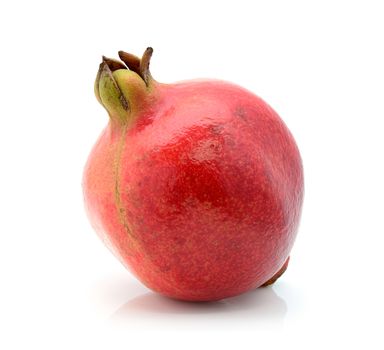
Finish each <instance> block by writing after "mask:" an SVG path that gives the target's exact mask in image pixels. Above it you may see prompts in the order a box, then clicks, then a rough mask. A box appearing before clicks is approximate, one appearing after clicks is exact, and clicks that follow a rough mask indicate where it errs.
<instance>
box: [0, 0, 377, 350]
mask: <svg viewBox="0 0 384 350" xmlns="http://www.w3.org/2000/svg"><path fill="white" fill-rule="evenodd" d="M382 6H383V4H382V1H280V2H276V1H262V2H260V1H240V0H238V1H216V2H214V1H210V2H209V1H207V0H205V1H190V2H181V1H174V2H170V1H145V2H144V1H143V2H141V1H128V0H126V1H121V2H117V1H103V2H98V1H93V2H91V1H84V2H77V1H66V2H64V1H63V2H53V1H50V2H49V1H12V2H2V3H1V5H0V30H1V37H2V38H1V48H0V50H1V55H0V62H1V84H0V96H1V105H0V115H1V127H0V157H1V158H0V159H1V172H0V177H1V181H0V194H1V195H0V213H1V227H0V230H1V236H0V266H1V267H0V268H1V288H0V322H1V328H0V329H1V336H0V348H2V349H61V348H63V349H87V348H92V349H97V348H100V349H102V348H103V349H105V348H107V346H108V348H122V347H124V348H132V349H147V348H148V349H153V348H167V349H181V348H183V349H189V348H191V349H192V348H193V349H196V348H200V349H205V348H206V349H208V348H215V349H216V348H217V349H222V348H225V349H227V348H228V349H234V348H238V349H243V348H244V349H245V348H253V349H257V348H282V347H283V348H297V347H303V348H306V349H308V348H321V349H324V348H336V346H337V347H338V348H341V347H343V348H347V347H351V346H354V347H356V348H363V346H364V348H367V349H375V348H377V349H379V348H381V349H382V348H383V346H384V342H383V339H382V334H381V333H382V329H383V321H382V318H383V312H384V307H383V295H384V288H383V278H382V276H383V243H384V240H383V234H384V223H383V209H384V205H383V197H384V186H383V179H384V166H383V162H384V155H383V153H384V141H383V140H384V138H383V134H384V127H383V125H384V124H383V120H384V100H383V93H384V83H383V82H384V68H383V67H384V64H383V62H384V51H383V47H384V46H383V33H384V21H383V16H384V12H383V8H382ZM149 45H151V46H153V47H154V49H155V51H154V56H153V60H152V65H151V68H152V69H151V70H152V73H153V76H154V77H155V78H156V79H157V80H159V81H162V82H172V81H176V80H182V79H188V78H196V77H214V78H221V79H225V80H229V81H233V82H236V83H238V84H240V85H243V86H245V87H247V88H248V89H250V90H252V91H254V92H255V93H257V94H258V95H260V96H261V97H263V98H264V99H265V100H266V101H268V102H269V103H270V104H271V105H272V106H273V107H274V108H275V109H276V110H277V111H278V113H279V114H280V115H281V116H282V118H283V119H284V120H285V122H286V123H287V124H288V126H289V128H290V129H291V131H292V132H293V134H294V135H295V138H296V140H297V143H298V145H299V147H300V149H301V152H302V156H303V160H304V167H305V179H306V197H305V205H304V212H303V219H302V223H301V227H300V232H299V235H298V239H297V242H296V245H295V247H294V249H293V251H292V255H291V256H292V260H291V264H290V267H289V269H288V271H287V272H286V274H285V275H284V276H283V277H282V278H281V279H280V280H279V281H278V282H277V283H276V284H275V285H274V286H273V287H272V288H267V289H263V290H256V291H253V292H250V293H248V294H245V295H243V296H241V297H239V298H235V299H230V300H226V301H223V302H220V303H216V304H206V305H198V304H196V305H195V304H184V303H180V302H175V301H171V300H168V299H165V298H162V297H160V296H157V295H155V294H153V293H151V292H150V291H148V290H147V289H145V288H144V287H143V286H141V285H140V283H139V282H137V281H136V280H135V279H133V278H132V277H131V276H130V274H129V273H128V272H127V271H125V270H124V268H123V267H122V266H120V264H119V263H118V262H117V260H115V259H114V257H112V256H111V255H110V253H109V252H108V251H107V250H106V249H105V248H104V247H103V245H102V244H101V242H99V241H98V238H97V236H96V235H95V234H94V233H93V231H92V229H91V227H90V225H89V223H88V221H87V218H86V216H85V213H84V210H83V203H82V192H81V185H80V184H81V176H82V168H83V165H84V162H85V160H86V157H87V155H88V153H89V151H90V149H91V147H92V145H93V143H94V142H95V140H96V138H97V136H98V134H99V133H100V132H101V130H102V128H103V126H104V125H105V123H106V122H107V115H106V113H105V112H104V110H103V109H102V108H101V106H99V105H98V103H97V102H96V99H95V98H94V96H93V80H94V78H95V75H96V71H97V68H98V64H99V61H100V56H101V55H102V54H105V55H107V56H112V57H117V51H118V50H120V49H123V50H126V51H129V52H132V53H137V54H141V53H142V51H143V50H144V49H145V47H147V46H149ZM143 331H145V332H144V333H143ZM146 331H148V332H149V333H147V332H146Z"/></svg>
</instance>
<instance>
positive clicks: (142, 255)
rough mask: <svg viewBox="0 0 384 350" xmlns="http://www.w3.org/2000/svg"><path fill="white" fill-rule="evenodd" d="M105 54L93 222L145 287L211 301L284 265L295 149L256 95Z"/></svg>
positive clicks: (265, 280) (88, 187)
mask: <svg viewBox="0 0 384 350" xmlns="http://www.w3.org/2000/svg"><path fill="white" fill-rule="evenodd" d="M119 56H120V59H121V61H119V60H114V59H109V58H106V57H103V61H102V63H101V64H100V68H99V71H98V74H97V78H96V83H95V93H96V97H97V99H98V100H99V102H100V103H101V104H102V105H103V106H104V108H105V109H106V110H107V112H108V114H109V123H108V125H107V127H106V128H105V130H104V131H103V132H102V134H101V136H100V138H99V139H98V141H97V143H96V145H95V146H94V148H93V150H92V152H91V154H90V156H89V159H88V162H87V164H86V167H85V171H84V179H83V189H84V197H85V203H86V209H87V212H88V215H89V218H90V220H91V222H92V225H93V227H94V228H95V230H96V231H97V232H98V234H99V236H100V237H101V239H102V240H103V241H104V242H105V243H106V245H107V246H108V247H109V248H110V249H111V250H112V252H113V253H114V254H115V255H116V256H117V257H118V258H119V259H120V260H121V262H122V263H123V264H124V265H125V266H126V267H127V268H129V270H130V271H132V273H133V274H134V275H136V276H137V278H139V279H140V280H141V281H142V283H144V284H145V285H146V286H148V287H149V288H151V289H152V290H154V291H156V292H158V293H161V294H163V295H166V296H169V297H172V298H176V299H182V300H190V301H213V300H219V299H222V298H227V297H231V296H235V295H238V294H240V293H243V292H245V291H247V290H250V289H252V288H257V287H260V286H263V285H269V284H271V283H273V282H274V281H275V280H276V279H277V278H278V277H280V275H281V274H282V273H283V272H284V271H285V269H286V267H287V264H288V258H289V253H290V250H291V248H292V245H293V243H294V240H295V237H296V232H297V228H298V223H299V219H300V213H301V207H302V200H303V171H302V163H301V158H300V154H299V151H298V148H297V146H296V144H295V141H294V139H293V137H292V135H291V133H290V132H289V130H288V128H287V127H286V125H285V124H284V123H283V121H282V120H281V119H280V117H279V116H278V115H277V114H276V112H275V111H274V110H273V109H272V108H271V107H270V106H269V105H268V104H266V103H265V102H264V101H263V100H262V99H260V98H259V97H257V96H255V95H254V94H253V93H251V92H249V91H247V90H246V89H244V88H241V87H239V86H236V85H233V84H230V83H227V82H223V81H218V80H192V81H187V82H180V83H176V84H161V83H158V82H157V81H155V80H154V79H153V78H152V76H151V74H150V71H149V61H150V58H151V56H152V49H151V48H148V49H147V50H146V51H145V53H144V54H143V56H142V58H141V59H140V58H138V57H136V56H134V55H132V54H128V53H126V52H123V51H120V52H119Z"/></svg>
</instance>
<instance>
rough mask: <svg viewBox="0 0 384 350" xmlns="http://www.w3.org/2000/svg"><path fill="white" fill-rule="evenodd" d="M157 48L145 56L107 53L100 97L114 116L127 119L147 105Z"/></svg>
mask: <svg viewBox="0 0 384 350" xmlns="http://www.w3.org/2000/svg"><path fill="white" fill-rule="evenodd" d="M152 53H153V49H152V48H151V47H148V48H147V49H146V50H145V51H144V53H143V55H142V57H141V58H139V57H137V56H135V55H132V54H130V53H127V52H124V51H119V57H120V60H121V61H119V60H116V59H113V58H108V57H105V56H103V57H102V62H101V63H100V66H99V70H98V72H97V76H96V81H95V95H96V98H97V100H98V101H99V102H100V103H101V104H102V105H103V106H104V108H105V109H106V110H107V112H108V114H109V116H110V117H111V120H114V121H119V122H126V121H129V120H132V119H133V116H134V115H136V114H137V112H138V111H139V110H141V109H143V108H144V105H145V104H147V103H148V97H149V96H151V92H152V90H153V83H154V80H153V78H152V76H151V73H150V71H149V63H150V60H151V57H152Z"/></svg>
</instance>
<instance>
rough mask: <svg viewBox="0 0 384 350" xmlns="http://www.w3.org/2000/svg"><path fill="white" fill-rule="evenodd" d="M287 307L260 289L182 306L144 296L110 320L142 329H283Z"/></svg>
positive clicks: (155, 296) (269, 291)
mask: <svg viewBox="0 0 384 350" xmlns="http://www.w3.org/2000/svg"><path fill="white" fill-rule="evenodd" d="M286 313H287V304H286V302H285V301H284V300H283V299H282V298H280V297H279V296H278V295H277V294H276V292H275V291H274V289H273V287H266V288H259V289H256V290H253V291H250V292H248V293H245V294H243V295H240V296H238V297H234V298H228V299H225V300H221V301H218V302H203V303H193V302H183V301H178V300H173V299H169V298H166V297H163V296H161V295H158V294H156V293H152V292H147V293H145V294H141V295H139V296H136V297H133V298H131V299H129V300H128V301H127V302H126V303H124V304H123V305H122V306H120V307H119V308H118V309H117V310H116V311H115V312H114V313H113V315H112V316H111V317H110V321H112V322H115V323H118V324H120V325H127V326H128V325H129V327H130V328H132V326H133V327H135V326H138V327H140V328H141V329H142V328H143V327H145V326H148V328H151V329H153V328H155V329H156V328H158V329H164V328H166V329H201V330H204V329H206V330H209V329H223V328H225V329H234V330H241V329H244V328H245V329H249V328H253V327H257V328H260V327H261V326H262V327H267V328H270V327H273V328H282V326H283V324H284V318H285V315H286Z"/></svg>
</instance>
